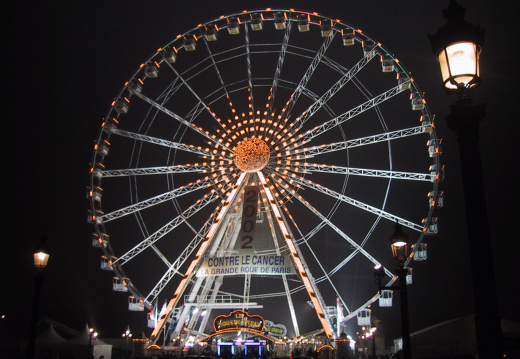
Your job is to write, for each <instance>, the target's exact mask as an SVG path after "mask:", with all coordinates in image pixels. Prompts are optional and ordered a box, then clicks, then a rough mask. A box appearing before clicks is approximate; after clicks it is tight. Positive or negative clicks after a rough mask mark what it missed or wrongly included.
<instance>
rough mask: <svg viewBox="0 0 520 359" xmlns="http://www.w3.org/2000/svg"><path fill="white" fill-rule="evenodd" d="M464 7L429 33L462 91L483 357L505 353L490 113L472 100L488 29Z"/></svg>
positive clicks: (452, 124) (460, 137) (448, 77)
mask: <svg viewBox="0 0 520 359" xmlns="http://www.w3.org/2000/svg"><path fill="white" fill-rule="evenodd" d="M464 12H465V9H464V8H463V7H461V6H460V5H459V4H457V3H456V1H454V0H451V2H450V6H449V7H448V8H447V9H445V10H443V14H444V17H445V18H446V20H447V21H446V24H445V25H444V26H443V27H440V28H439V29H438V30H437V33H436V34H433V35H429V38H430V42H431V45H432V49H433V51H434V53H435V54H436V56H437V59H438V60H439V64H440V67H441V74H442V80H443V85H444V87H445V89H446V91H448V93H450V92H455V93H457V94H458V99H457V101H456V103H455V104H454V105H451V106H450V107H451V113H450V114H449V115H448V117H446V120H447V122H448V128H450V129H451V130H453V131H455V133H456V134H457V141H458V143H459V152H460V161H461V169H462V184H463V189H464V201H465V207H466V225H467V232H468V241H469V253H470V259H471V273H472V279H473V298H474V306H475V331H476V341H477V351H478V354H479V358H481V359H483V358H499V357H501V354H502V331H501V327H500V317H499V315H498V305H497V300H496V288H495V275H494V270H493V255H492V250H491V240H490V233H489V225H488V217H487V208H486V198H485V192H484V180H483V174H482V162H481V157H480V146H479V124H480V121H482V120H483V119H484V117H485V107H486V105H485V104H479V105H472V99H471V97H470V95H471V91H472V90H473V89H474V88H476V87H477V86H478V85H479V84H480V66H479V56H480V52H481V48H482V45H483V43H484V31H483V30H482V29H481V28H480V25H473V24H470V23H468V22H466V21H465V20H464Z"/></svg>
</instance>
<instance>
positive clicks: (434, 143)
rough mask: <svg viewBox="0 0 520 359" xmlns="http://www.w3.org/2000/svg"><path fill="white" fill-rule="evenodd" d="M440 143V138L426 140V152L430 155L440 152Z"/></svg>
mask: <svg viewBox="0 0 520 359" xmlns="http://www.w3.org/2000/svg"><path fill="white" fill-rule="evenodd" d="M441 143H442V140H433V139H432V140H428V142H426V146H428V153H429V155H430V157H434V156H435V155H440V154H442V151H441Z"/></svg>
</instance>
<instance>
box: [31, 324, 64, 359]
mask: <svg viewBox="0 0 520 359" xmlns="http://www.w3.org/2000/svg"><path fill="white" fill-rule="evenodd" d="M65 342H66V340H65V339H64V338H63V337H62V336H61V335H59V334H58V333H56V330H55V329H54V326H53V325H52V324H50V325H49V326H48V327H47V329H46V330H45V331H44V332H43V333H41V334H40V335H38V337H36V343H35V357H36V358H56V357H59V356H60V355H59V354H60V348H61V345H63V344H64V343H65Z"/></svg>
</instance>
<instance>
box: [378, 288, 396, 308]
mask: <svg viewBox="0 0 520 359" xmlns="http://www.w3.org/2000/svg"><path fill="white" fill-rule="evenodd" d="M393 297H394V292H393V291H391V290H389V289H383V290H382V291H381V294H380V295H379V306H380V307H391V306H392V299H393Z"/></svg>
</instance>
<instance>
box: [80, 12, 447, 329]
mask: <svg viewBox="0 0 520 359" xmlns="http://www.w3.org/2000/svg"><path fill="white" fill-rule="evenodd" d="M440 142H441V140H440V139H438V138H437V135H436V131H435V127H434V121H433V116H432V115H431V113H430V111H429V109H428V107H427V105H426V101H425V99H424V97H423V94H422V92H421V91H420V89H419V88H418V86H417V84H416V82H414V80H413V79H412V78H411V76H410V74H409V72H408V71H407V70H406V69H405V68H404V66H403V65H402V64H401V63H400V62H399V61H398V59H397V58H396V57H395V56H394V55H393V54H392V53H391V52H390V51H388V50H387V49H385V48H384V47H383V46H382V45H381V44H380V43H378V42H377V41H376V40H374V39H372V38H371V37H369V36H368V35H366V34H365V33H364V32H362V31H361V30H359V29H356V28H353V27H351V26H349V25H347V24H345V23H343V22H341V21H340V20H336V19H331V18H328V17H326V16H322V15H319V14H317V13H310V12H304V11H297V10H281V9H280V10H274V9H266V10H255V11H244V12H240V13H235V14H231V15H227V16H221V17H219V18H217V19H214V20H212V21H208V22H206V23H203V24H200V25H198V26H196V27H194V28H192V29H191V30H189V31H187V32H185V33H183V34H181V35H178V36H177V37H176V38H175V39H174V40H173V41H171V42H170V43H168V44H166V45H165V46H163V47H161V48H160V49H159V50H158V51H157V52H156V53H155V54H153V55H152V56H151V57H149V58H148V59H147V60H146V61H144V62H143V63H142V64H141V65H140V66H139V67H138V69H137V70H136V71H135V73H133V74H132V75H131V76H130V78H129V79H128V81H127V82H126V83H125V84H124V86H123V88H122V90H121V91H120V93H119V94H118V95H117V96H116V97H115V99H114V101H113V103H112V105H111V106H110V109H109V111H108V113H107V115H106V117H105V118H104V119H103V122H102V128H101V131H100V133H99V136H98V138H97V140H96V144H95V148H94V154H93V159H92V168H91V175H90V197H89V203H90V211H89V221H90V222H91V223H92V224H93V227H94V234H93V241H92V242H93V245H94V246H96V247H99V248H100V249H101V250H102V256H101V268H102V269H104V270H107V271H113V282H112V286H113V289H114V290H115V291H121V292H127V293H128V296H129V299H128V305H129V309H130V310H136V311H144V312H145V313H146V314H147V315H148V314H149V312H150V311H152V312H153V310H156V309H157V308H160V307H161V306H162V305H163V303H166V302H167V303H168V305H167V306H166V312H164V313H161V314H162V316H160V317H159V318H157V317H154V318H155V321H156V322H154V323H153V327H154V328H155V329H154V332H153V334H152V336H154V337H156V336H157V335H158V333H159V331H160V330H161V328H164V325H165V323H170V324H171V325H170V327H171V328H173V329H172V330H173V332H175V333H179V332H180V331H181V329H182V328H183V327H184V328H188V329H190V330H196V331H198V332H207V330H208V329H207V328H208V326H209V320H210V318H211V317H212V316H215V315H218V314H220V313H222V312H225V313H227V312H229V310H230V309H242V310H248V311H250V312H251V313H258V314H261V315H263V316H264V317H265V318H267V319H270V320H273V321H274V322H276V321H278V322H283V323H285V324H287V327H288V328H289V329H288V331H289V333H290V334H294V335H300V334H301V333H302V332H305V331H310V330H314V329H317V328H321V329H322V330H323V331H325V333H326V334H327V335H328V336H329V337H330V336H334V335H337V334H338V331H339V328H340V327H341V324H342V323H345V322H346V321H348V320H350V319H353V318H358V317H360V314H366V311H367V310H368V309H367V308H368V307H369V306H370V305H371V304H373V303H375V302H377V301H378V300H379V301H380V305H388V299H389V298H388V296H386V297H385V298H380V296H381V295H382V293H379V292H378V288H377V287H376V285H375V284H374V277H373V269H374V266H376V265H382V266H383V267H384V268H385V273H386V276H387V280H388V282H389V283H392V282H393V281H394V280H396V276H395V274H394V273H393V271H394V264H393V263H392V258H391V255H390V254H389V249H388V248H389V245H388V238H389V235H390V233H391V232H392V228H393V226H394V225H395V223H396V222H398V223H399V224H400V225H402V226H403V227H404V228H405V230H406V231H407V232H408V233H410V237H411V238H413V240H414V241H415V243H416V244H415V245H414V246H413V251H412V252H411V253H410V254H409V256H408V258H407V260H406V263H405V264H406V266H407V267H410V265H409V262H410V261H412V260H413V259H415V260H424V259H426V243H425V236H428V235H432V234H435V233H436V232H437V219H436V218H435V217H434V210H435V209H436V208H437V207H440V206H441V205H442V192H441V191H440V190H439V183H440V181H441V180H442V177H443V169H442V167H441V164H440V160H439V157H440V153H441V150H440ZM388 257H390V258H388ZM410 273H411V270H410ZM383 300H384V301H383ZM301 303H304V305H303V306H302V305H301ZM307 304H309V305H307ZM309 311H310V313H311V314H310V313H309ZM200 313H204V314H205V315H204V316H201V315H200ZM152 319H153V318H152Z"/></svg>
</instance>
